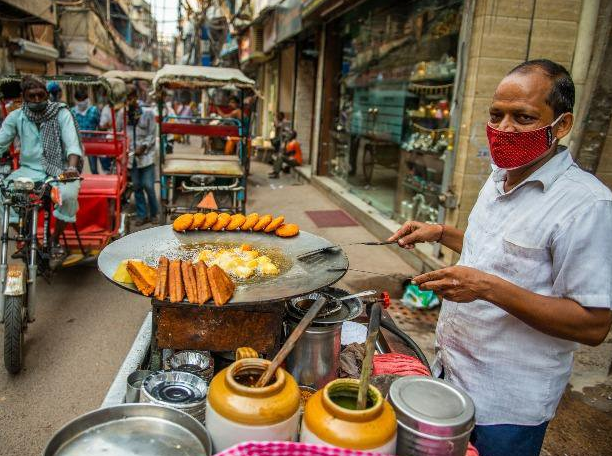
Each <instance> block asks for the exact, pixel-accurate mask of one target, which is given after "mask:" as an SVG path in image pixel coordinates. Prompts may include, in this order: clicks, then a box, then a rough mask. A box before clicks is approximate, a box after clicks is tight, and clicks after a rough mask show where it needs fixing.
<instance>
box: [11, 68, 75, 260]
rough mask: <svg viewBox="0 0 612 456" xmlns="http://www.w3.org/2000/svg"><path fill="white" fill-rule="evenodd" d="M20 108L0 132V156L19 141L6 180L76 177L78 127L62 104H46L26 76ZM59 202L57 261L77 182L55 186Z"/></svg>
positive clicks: (35, 80) (38, 83)
mask: <svg viewBox="0 0 612 456" xmlns="http://www.w3.org/2000/svg"><path fill="white" fill-rule="evenodd" d="M21 92H22V96H23V106H22V107H21V108H20V109H16V110H15V111H13V112H11V113H10V114H9V115H8V116H7V117H6V119H5V120H4V122H3V123H2V128H0V155H2V154H4V153H5V152H6V150H7V149H8V148H9V146H10V145H11V143H12V142H13V140H14V139H15V138H16V137H19V139H20V141H21V153H20V158H19V160H20V168H19V169H17V170H15V171H13V172H12V173H11V174H10V175H9V176H8V179H10V180H15V179H17V178H19V177H27V178H30V179H32V180H33V181H34V182H42V181H45V180H46V179H47V178H50V177H51V178H56V177H58V176H59V175H60V174H63V176H64V177H67V178H75V177H79V175H80V173H81V170H82V165H83V160H82V156H83V148H82V145H81V141H80V139H79V134H78V125H77V123H76V121H75V119H74V117H73V116H72V114H71V113H70V110H69V109H68V107H67V106H66V105H65V104H64V103H58V102H53V101H49V93H48V92H47V87H46V84H45V81H44V80H42V79H41V78H39V77H36V76H30V75H26V76H24V77H23V79H22V82H21ZM57 187H58V189H59V193H60V198H59V199H60V202H59V203H58V204H57V205H56V206H55V209H54V211H53V215H54V216H55V218H56V224H55V232H54V234H53V239H52V241H53V248H52V254H53V256H54V259H56V260H61V259H62V258H63V257H65V255H66V252H65V249H64V248H63V246H61V245H60V243H59V239H60V236H61V234H62V232H63V231H64V228H65V226H66V223H70V222H75V221H76V213H77V209H78V208H79V204H78V200H77V197H78V194H79V188H80V181H78V180H77V181H72V182H65V183H59V184H57Z"/></svg>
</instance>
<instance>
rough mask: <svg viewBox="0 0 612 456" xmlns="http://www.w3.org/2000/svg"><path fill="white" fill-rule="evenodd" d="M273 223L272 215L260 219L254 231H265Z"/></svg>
mask: <svg viewBox="0 0 612 456" xmlns="http://www.w3.org/2000/svg"><path fill="white" fill-rule="evenodd" d="M271 221H272V216H271V215H270V214H267V215H264V216H263V217H260V218H259V221H258V222H257V223H256V224H255V226H254V227H253V231H261V230H263V229H264V228H265V227H267V226H268V225H269V224H270V222H271Z"/></svg>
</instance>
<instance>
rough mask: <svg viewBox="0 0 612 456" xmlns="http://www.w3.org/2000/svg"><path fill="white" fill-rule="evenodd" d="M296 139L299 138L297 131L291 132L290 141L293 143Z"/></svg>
mask: <svg viewBox="0 0 612 456" xmlns="http://www.w3.org/2000/svg"><path fill="white" fill-rule="evenodd" d="M295 138H297V131H295V130H291V133H289V141H293V140H294V139H295Z"/></svg>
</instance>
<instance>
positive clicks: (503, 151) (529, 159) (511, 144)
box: [487, 116, 561, 169]
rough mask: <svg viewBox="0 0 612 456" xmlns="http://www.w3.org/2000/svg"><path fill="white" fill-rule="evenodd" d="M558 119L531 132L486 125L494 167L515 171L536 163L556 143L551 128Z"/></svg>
mask: <svg viewBox="0 0 612 456" xmlns="http://www.w3.org/2000/svg"><path fill="white" fill-rule="evenodd" d="M560 119H561V116H559V117H557V119H556V120H555V121H554V122H553V123H551V124H550V125H548V126H546V127H542V128H538V129H537V130H531V131H502V130H498V129H497V128H493V127H492V126H491V125H489V124H487V138H488V139H489V150H490V151H491V159H492V160H493V163H495V166H497V167H499V168H503V169H516V168H522V167H523V166H526V165H529V164H531V163H533V162H534V161H536V160H537V159H538V158H540V157H541V156H542V155H544V154H545V153H546V152H548V151H549V150H550V148H551V147H552V145H553V142H555V141H556V138H555V137H554V136H553V127H554V126H555V125H556V124H557V122H559V120H560Z"/></svg>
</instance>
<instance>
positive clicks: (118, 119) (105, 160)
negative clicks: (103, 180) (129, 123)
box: [99, 101, 123, 174]
mask: <svg viewBox="0 0 612 456" xmlns="http://www.w3.org/2000/svg"><path fill="white" fill-rule="evenodd" d="M112 109H113V108H112V107H111V105H110V103H108V101H105V102H104V103H103V106H102V111H101V112H100V124H99V129H100V130H104V131H107V130H112V129H113V118H112V113H111V110H112ZM115 128H116V129H117V132H119V131H123V108H121V109H119V110H118V111H117V112H116V113H115ZM107 138H112V135H107ZM100 164H101V165H102V169H103V170H104V172H105V173H106V174H108V173H110V171H111V167H112V164H113V160H112V158H110V157H100Z"/></svg>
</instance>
